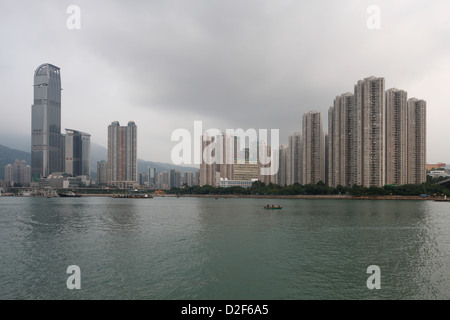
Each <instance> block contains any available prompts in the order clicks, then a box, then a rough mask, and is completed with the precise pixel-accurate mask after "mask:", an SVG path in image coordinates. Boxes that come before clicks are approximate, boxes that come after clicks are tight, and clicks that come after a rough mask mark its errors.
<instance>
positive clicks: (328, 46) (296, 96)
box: [0, 0, 450, 163]
mask: <svg viewBox="0 0 450 320" xmlns="http://www.w3.org/2000/svg"><path fill="white" fill-rule="evenodd" d="M69 5H77V6H79V7H80V9H81V29H80V30H70V29H68V28H67V26H66V20H67V19H68V17H69V14H67V13H66V9H67V7H68V6H69ZM369 5H377V6H379V8H380V9H381V11H380V13H381V29H379V30H369V28H367V20H368V18H369V17H370V16H371V14H369V13H367V12H366V10H367V8H368V6H369ZM449 12H450V1H448V0H442V1H429V0H428V1H412V0H396V1H375V0H373V1H336V0H332V1H325V0H322V1H320V0H319V1H299V0H295V1H289V0H270V1H269V0H180V1H172V0H158V1H98V0H96V1H81V0H71V1H70V2H69V1H62V0H55V1H20V0H6V1H5V0H2V6H1V9H0V25H1V28H0V35H1V39H2V45H1V50H0V64H1V66H0V69H1V73H0V88H1V103H0V112H1V117H0V119H1V120H0V135H1V137H2V138H1V140H0V141H1V142H2V143H3V144H6V145H8V146H10V147H14V146H13V145H11V143H10V144H8V143H5V141H8V139H9V137H12V136H14V135H16V136H18V137H27V139H28V137H30V131H31V128H30V127H31V105H32V103H33V87H32V84H33V73H34V71H35V69H36V68H37V67H38V66H39V65H40V64H42V63H47V62H48V63H51V64H54V65H56V66H58V67H60V68H61V80H62V87H63V89H64V90H63V92H62V128H72V129H77V130H81V131H85V132H88V133H90V134H91V135H92V141H93V142H94V143H98V144H101V145H103V146H106V145H107V126H108V125H109V124H110V123H111V122H112V121H116V120H117V121H119V122H120V123H121V125H126V124H127V122H128V121H130V120H132V121H135V122H136V124H137V126H138V157H139V158H142V159H146V160H152V161H162V162H169V161H170V152H171V149H172V147H173V146H174V145H175V144H176V143H173V142H171V141H170V136H171V133H172V131H173V130H175V129H177V128H186V129H189V130H193V122H194V121H195V120H202V121H203V124H204V129H207V128H210V127H214V128H219V129H231V128H243V129H248V128H255V129H259V128H267V129H272V128H278V129H280V135H281V141H280V142H281V143H287V137H288V135H290V134H292V133H294V132H296V131H299V130H300V126H301V117H302V114H303V113H305V112H308V111H310V110H318V111H321V112H323V113H324V119H325V122H324V128H325V130H326V128H327V122H326V121H327V110H328V108H329V107H330V106H331V105H332V103H333V100H334V98H335V96H336V95H338V94H341V93H344V92H348V91H350V92H353V86H354V84H355V83H356V82H357V81H358V80H359V79H363V78H365V77H368V76H372V75H373V76H379V77H384V78H385V80H386V82H385V83H386V89H388V88H392V87H395V88H398V89H403V90H406V91H407V92H408V98H412V97H417V98H420V99H424V100H426V101H427V126H428V130H427V134H428V139H427V140H428V141H427V142H428V147H427V149H428V154H427V162H437V161H443V162H447V163H450V148H449V144H450V143H449V137H450V123H449V121H450V108H449V107H450V103H449V101H450V88H449V86H450V17H449ZM11 141H13V140H11ZM27 141H28V140H27Z"/></svg>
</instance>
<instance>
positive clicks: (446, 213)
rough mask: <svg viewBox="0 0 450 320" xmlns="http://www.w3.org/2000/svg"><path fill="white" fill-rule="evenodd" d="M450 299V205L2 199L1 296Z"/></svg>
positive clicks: (164, 199)
mask: <svg viewBox="0 0 450 320" xmlns="http://www.w3.org/2000/svg"><path fill="white" fill-rule="evenodd" d="M267 204H276V205H278V204H280V205H282V206H283V209H282V210H264V209H263V207H264V206H265V205H267ZM70 265H77V266H79V267H80V270H81V289H80V290H69V289H68V288H67V286H66V281H67V278H68V277H69V276H70V275H69V274H67V273H66V270H67V267H68V266H70ZM371 265H377V266H379V267H380V270H381V289H379V290H377V289H374V290H369V289H368V288H367V285H366V282H367V279H368V277H369V276H370V274H367V272H366V271H367V268H368V267H369V266H371ZM449 298H450V205H449V204H448V203H440V202H433V201H392V200H391V201H389V200H386V201H383V200H378V201H371V200H287V199H283V200H267V199H230V198H229V199H218V200H215V199H214V198H178V199H177V198H167V197H166V198H154V199H113V198H100V197H98V198H95V197H93V198H85V197H81V198H14V197H2V198H0V299H177V300H178V299H250V300H252V299H293V300H297V299H449Z"/></svg>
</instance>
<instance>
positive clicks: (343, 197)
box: [81, 194, 450, 202]
mask: <svg viewBox="0 0 450 320" xmlns="http://www.w3.org/2000/svg"><path fill="white" fill-rule="evenodd" d="M152 196H153V197H154V198H217V199H227V198H233V199H239V198H242V199H298V200H420V201H435V200H437V201H442V202H447V201H448V202H450V199H447V200H444V199H443V198H442V197H433V196H429V197H426V198H424V197H420V196H398V195H396V196H350V195H238V194H230V195H214V194H180V195H179V196H177V195H176V194H165V195H152ZM81 197H112V194H86V195H85V194H82V195H81Z"/></svg>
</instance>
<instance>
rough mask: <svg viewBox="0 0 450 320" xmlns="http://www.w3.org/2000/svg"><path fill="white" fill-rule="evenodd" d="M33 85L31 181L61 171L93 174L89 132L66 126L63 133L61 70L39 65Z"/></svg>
mask: <svg viewBox="0 0 450 320" xmlns="http://www.w3.org/2000/svg"><path fill="white" fill-rule="evenodd" d="M33 86H34V103H33V105H32V107H31V177H30V178H31V180H32V182H35V183H37V182H38V181H39V180H40V179H45V178H48V177H49V176H50V175H52V174H53V175H55V174H58V173H61V174H62V173H66V174H67V175H70V176H72V177H79V176H84V177H90V161H91V140H90V135H89V134H88V133H84V132H81V131H77V130H73V129H66V133H65V134H63V133H61V90H62V89H61V75H60V69H59V68H58V67H56V66H54V65H51V64H48V63H47V64H42V65H40V66H39V67H38V68H37V69H36V71H35V73H34V85H33ZM85 180H89V178H88V179H85ZM28 182H29V181H28Z"/></svg>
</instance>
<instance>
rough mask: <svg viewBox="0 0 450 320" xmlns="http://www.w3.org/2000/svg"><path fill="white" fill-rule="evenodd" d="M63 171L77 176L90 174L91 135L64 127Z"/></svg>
mask: <svg viewBox="0 0 450 320" xmlns="http://www.w3.org/2000/svg"><path fill="white" fill-rule="evenodd" d="M65 140H66V143H65V149H66V152H65V154H66V156H65V162H66V166H65V169H66V170H65V171H66V173H68V174H71V175H73V176H74V177H77V176H90V175H91V135H90V134H89V133H84V132H81V131H77V130H72V129H66V136H65Z"/></svg>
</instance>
